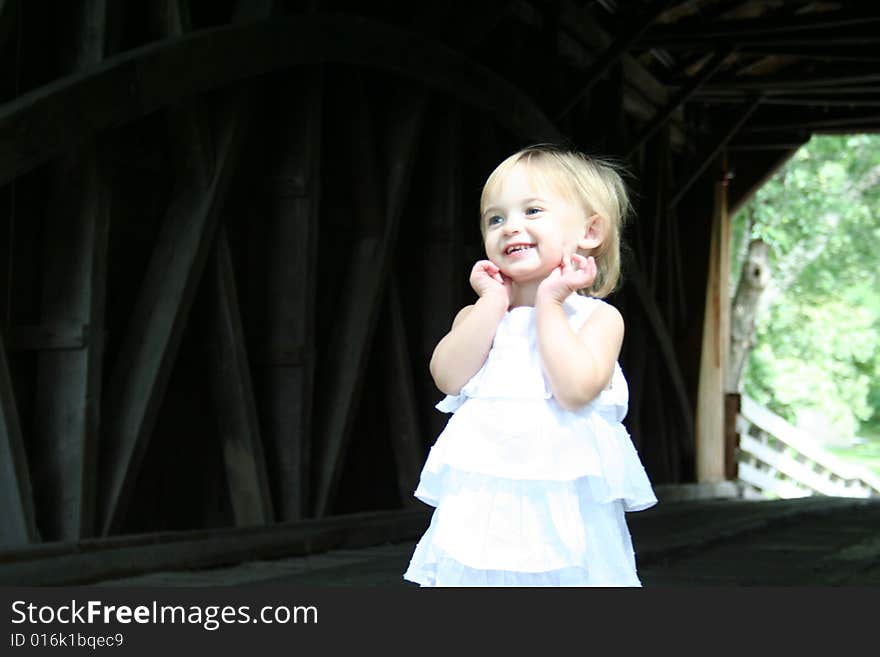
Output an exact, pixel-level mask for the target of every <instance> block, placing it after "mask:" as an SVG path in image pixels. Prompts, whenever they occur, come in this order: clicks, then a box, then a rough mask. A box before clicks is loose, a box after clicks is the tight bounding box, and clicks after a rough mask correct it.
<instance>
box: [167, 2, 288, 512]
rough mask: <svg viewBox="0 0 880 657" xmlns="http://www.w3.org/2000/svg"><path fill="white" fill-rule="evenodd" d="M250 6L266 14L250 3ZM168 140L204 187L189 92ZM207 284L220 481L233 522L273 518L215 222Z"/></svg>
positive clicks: (179, 17) (201, 138) (197, 117)
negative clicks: (222, 470)
mask: <svg viewBox="0 0 880 657" xmlns="http://www.w3.org/2000/svg"><path fill="white" fill-rule="evenodd" d="M250 7H251V10H252V11H267V12H268V11H269V9H270V6H269V5H268V4H264V5H263V6H262V7H260V6H258V4H255V3H251V5H250ZM247 18H265V14H250V15H249V16H248V15H241V14H240V13H238V12H236V13H235V15H234V18H233V20H238V21H241V20H245V19H247ZM161 23H162V26H161V29H162V30H163V31H164V32H165V33H166V34H168V35H171V36H179V35H181V34H183V33H185V32H186V31H188V30H189V29H190V23H191V16H190V11H189V6H188V1H187V0H169V1H168V2H167V3H166V4H165V7H164V11H163V12H162V13H161ZM169 125H170V127H171V130H172V143H173V144H174V145H175V146H176V147H177V151H178V157H176V158H175V162H176V163H177V164H178V169H179V172H178V184H182V185H184V186H189V187H192V188H195V189H207V187H208V186H209V184H210V180H211V177H212V176H213V175H214V171H215V167H216V162H215V156H214V145H213V143H212V139H211V135H210V130H209V122H208V121H207V120H206V119H205V116H204V113H203V112H202V109H201V107H200V101H199V99H198V98H197V97H193V98H191V99H189V100H187V101H185V102H184V103H183V104H182V105H181V106H179V107H177V108H175V109H174V110H173V111H171V112H170V113H169ZM206 283H207V285H206V286H205V287H204V288H203V289H204V292H205V296H206V301H207V306H208V309H209V311H208V326H209V328H208V335H207V344H206V346H207V350H206V351H207V354H208V359H207V362H208V370H209V377H208V378H209V381H210V385H211V394H212V397H213V400H214V408H215V413H216V418H217V427H218V429H219V439H220V440H219V442H220V445H221V447H222V450H223V462H224V466H225V470H226V483H227V485H228V488H229V499H230V503H231V506H232V512H233V519H234V522H235V524H236V526H248V525H263V524H270V523H272V522H274V519H275V518H274V512H273V507H272V499H271V493H270V491H269V479H268V475H267V472H266V460H265V457H264V454H263V441H262V437H261V435H260V425H259V421H258V419H257V410H256V403H255V401H254V393H253V387H252V383H251V381H252V379H251V373H250V368H249V365H248V355H247V351H246V347H245V339H244V331H243V329H242V325H241V316H240V310H239V305H238V293H237V291H236V287H235V275H234V272H233V269H232V257H231V254H230V251H229V244H228V238H227V232H226V229H225V227H224V226H223V225H222V224H221V225H220V227H219V229H218V234H217V238H216V242H215V244H214V249H213V252H212V254H211V263H210V266H209V269H208V280H207V281H206Z"/></svg>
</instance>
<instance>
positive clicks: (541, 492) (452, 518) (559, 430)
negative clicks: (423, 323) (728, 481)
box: [404, 294, 657, 586]
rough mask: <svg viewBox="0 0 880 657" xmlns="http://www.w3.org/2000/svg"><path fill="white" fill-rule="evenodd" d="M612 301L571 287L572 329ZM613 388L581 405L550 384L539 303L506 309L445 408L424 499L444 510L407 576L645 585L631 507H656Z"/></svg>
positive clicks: (496, 582) (619, 392)
mask: <svg viewBox="0 0 880 657" xmlns="http://www.w3.org/2000/svg"><path fill="white" fill-rule="evenodd" d="M602 303H605V302H604V301H601V300H599V299H594V298H591V297H584V296H579V295H574V294H573V295H571V296H570V297H569V298H568V299H567V300H566V301H565V303H564V304H563V308H564V310H565V312H566V314H567V316H568V321H569V323H570V325H571V326H572V328H574V329H575V330H577V329H579V328H580V327H581V326H582V325H583V323H584V322H585V321H586V319H587V317H589V315H590V313H592V312H593V310H594V309H595V308H596V307H598V305H600V304H602ZM628 401H629V390H628V388H627V384H626V380H625V379H624V376H623V372H622V371H621V369H620V366H619V365H615V368H614V374H613V376H612V380H611V385H610V387H609V388H607V389H606V390H604V391H603V392H602V393H601V394H600V395H599V396H598V397H597V398H596V399H594V400H593V401H592V402H590V403H589V404H587V405H586V406H583V407H581V408H579V409H577V410H575V411H568V410H565V409H564V408H562V407H561V406H560V405H559V404H558V403H557V402H556V400H555V399H554V398H553V395H552V393H551V391H550V387H549V385H548V384H547V381H546V379H545V378H544V374H543V370H542V368H541V361H540V356H539V353H538V347H537V343H536V334H535V318H534V308H532V307H529V306H521V307H517V308H513V309H511V310H510V311H508V312H507V314H506V315H505V316H504V318H503V319H502V320H501V323H500V324H499V326H498V329H497V331H496V334H495V339H494V342H493V344H492V349H491V350H490V352H489V356H488V358H487V359H486V362H485V363H484V364H483V367H482V368H481V369H480V370H479V371H478V372H477V373H476V374H475V375H474V376H473V378H471V380H470V381H468V382H467V383H466V384H465V385H464V387H463V388H462V389H461V392H460V394H459V395H457V396H447V397H446V398H445V399H444V400H443V401H441V402H440V403H439V404H437V408H438V409H439V410H441V411H444V412H446V413H451V414H452V416H451V417H450V419H449V422H448V423H447V425H446V428H445V429H444V430H443V432H442V433H441V434H440V436H439V437H438V438H437V440H436V442H435V444H434V446H433V447H432V448H431V451H430V454H429V455H428V459H427V461H426V463H425V466H424V468H423V469H422V473H421V478H420V481H419V485H418V487H417V488H416V491H415V496H416V497H417V498H418V499H420V500H421V501H423V502H425V503H426V504H429V505H431V506H434V507H436V509H435V511H434V513H433V516H432V518H431V523H430V526H429V527H428V529H427V531H426V532H425V534H424V535H423V536H422V538H421V540H420V541H419V543H418V545H417V546H416V549H415V552H414V553H413V555H412V559H411V560H410V564H409V567H408V569H407V570H406V572H405V573H404V578H405V579H407V580H409V581H412V582H416V583H418V584H421V585H422V586H640V585H641V583H640V582H639V579H638V576H637V574H636V563H635V554H634V552H633V546H632V540H631V538H630V534H629V530H628V528H627V525H626V520H625V515H624V513H625V512H626V511H640V510H642V509H646V508H648V507H651V506H653V505H654V504H656V503H657V498H656V497H655V495H654V491H653V489H652V488H651V483H650V481H649V479H648V476H647V474H646V473H645V469H644V467H643V466H642V463H641V461H640V460H639V456H638V454H637V453H636V450H635V447H634V446H633V443H632V440H631V439H630V437H629V433H627V431H626V428H625V427H624V426H623V424H621V421H622V420H623V418H624V417H625V415H626V412H627V404H628Z"/></svg>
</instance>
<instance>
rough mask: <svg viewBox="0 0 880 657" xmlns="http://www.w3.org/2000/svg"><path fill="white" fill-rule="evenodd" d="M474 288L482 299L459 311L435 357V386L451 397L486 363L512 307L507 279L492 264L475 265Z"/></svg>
mask: <svg viewBox="0 0 880 657" xmlns="http://www.w3.org/2000/svg"><path fill="white" fill-rule="evenodd" d="M471 285H472V286H473V288H474V290H475V291H476V292H477V294H479V295H480V298H479V299H478V300H477V302H476V303H475V304H474V305H472V306H465V307H464V308H462V309H461V310H460V311H458V314H457V315H456V316H455V320H454V321H453V322H452V329H451V330H450V331H449V333H447V334H446V336H445V337H444V338H443V339H442V340H440V342H439V343H438V344H437V346H436V347H435V348H434V353H433V354H432V356H431V365H430V369H431V376H432V377H433V378H434V384H435V385H436V386H437V387H438V388H439V389H440V391H441V392H443V393H444V394H447V395H457V394H459V392H461V388H462V386H464V384H465V383H467V382H468V380H470V378H471V377H472V376H473V375H474V374H476V373H477V372H478V371H479V369H480V368H481V367H482V366H483V363H485V362H486V358H487V357H488V356H489V350H490V349H491V348H492V341H493V340H494V339H495V331H496V330H497V329H498V324H499V323H500V322H501V318H502V317H504V314H505V313H506V312H507V306H508V304H509V303H510V297H509V294H508V291H507V287H506V286H505V284H504V282H503V277H502V276H501V274H500V272H499V271H498V268H497V267H496V266H495V265H493V264H492V263H490V262H489V261H488V260H485V261H481V262H478V263H477V264H476V265H474V269H473V271H472V272H471Z"/></svg>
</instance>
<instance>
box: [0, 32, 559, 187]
mask: <svg viewBox="0 0 880 657" xmlns="http://www.w3.org/2000/svg"><path fill="white" fill-rule="evenodd" d="M377 43H381V44H382V47H381V48H376V47H374V46H375V44H377ZM322 62H326V63H342V64H349V65H354V66H363V67H368V68H373V69H379V70H383V71H389V72H393V73H395V74H397V75H401V76H403V77H406V78H408V79H412V80H416V81H417V82H419V83H420V84H425V85H427V86H429V87H430V88H432V89H435V90H439V91H441V92H443V93H445V94H449V95H451V96H453V97H454V98H458V99H460V100H462V101H463V102H465V103H467V104H469V105H471V106H473V107H476V108H478V109H480V110H481V111H485V112H488V113H489V114H491V115H492V116H494V117H496V119H497V120H498V122H499V123H501V124H502V125H503V126H505V128H507V129H508V130H509V131H510V132H511V133H512V134H514V135H517V136H519V137H521V138H523V139H528V140H532V141H536V140H541V141H558V140H560V139H561V133H560V132H559V130H558V129H557V128H556V126H555V125H554V124H553V123H552V122H551V121H550V120H549V119H548V118H547V117H546V116H545V115H544V114H543V112H541V111H540V110H539V109H538V108H537V107H536V106H535V104H534V103H533V102H532V101H531V100H530V99H529V98H528V97H527V96H526V95H525V94H524V93H523V92H522V91H520V90H519V89H518V88H517V87H516V86H514V85H512V84H511V83H509V82H507V81H506V80H504V79H503V78H501V77H500V76H499V75H498V74H496V73H495V72H493V71H491V70H490V69H488V68H486V67H485V66H482V65H481V64H478V63H476V62H474V61H472V60H470V59H468V58H467V57H465V56H463V55H461V54H460V53H457V52H454V51H452V50H450V49H449V48H446V47H445V46H443V45H441V44H439V43H437V42H435V41H432V40H431V39H428V38H425V36H424V35H421V34H412V33H408V32H405V31H403V30H400V29H398V28H395V27H392V26H389V25H383V24H379V23H377V22H375V21H370V20H368V19H365V18H360V17H357V16H341V15H303V14H295V15H289V16H277V17H274V18H272V19H270V20H263V21H252V22H247V23H243V24H240V25H229V26H224V27H218V28H213V29H210V30H202V31H199V32H195V33H193V34H190V35H186V36H182V37H180V38H176V39H174V38H172V39H166V40H163V41H161V42H158V43H153V44H150V45H148V46H144V47H142V48H136V49H133V50H130V51H127V52H124V53H121V54H119V55H116V56H114V57H112V58H109V59H107V60H106V61H105V62H104V63H103V64H102V65H101V66H99V67H96V68H94V69H92V70H90V71H89V72H83V73H81V74H78V75H72V76H68V77H66V78H63V79H61V80H57V81H55V82H53V83H52V84H49V85H45V86H43V87H40V88H38V89H35V90H33V91H31V92H28V93H26V94H24V95H22V96H20V97H18V98H16V99H14V100H12V101H10V102H8V103H5V104H4V105H2V106H0V143H3V144H4V148H3V149H0V184H5V183H6V182H8V181H10V180H12V179H14V178H15V177H16V176H19V175H21V174H22V173H24V172H26V171H29V170H31V169H33V168H34V167H36V166H38V165H39V164H41V163H43V162H45V161H47V160H48V159H50V158H51V157H53V156H54V155H56V154H58V153H62V152H65V151H67V150H69V149H70V148H72V147H73V146H75V145H76V144H81V143H86V142H88V141H90V140H92V139H94V137H95V135H96V134H98V133H99V132H102V131H104V130H107V129H108V128H111V127H113V126H118V125H122V124H124V123H127V122H129V121H132V120H134V119H137V118H139V117H141V116H144V115H146V114H149V113H150V112H153V111H155V110H157V109H159V108H161V107H164V106H167V105H169V104H172V103H174V102H177V101H179V100H180V99H182V98H187V97H190V96H192V95H193V94H197V93H201V92H204V91H208V90H211V89H216V88H219V87H223V86H225V85H229V84H231V83H233V82H235V81H238V80H242V79H246V78H252V77H255V76H259V75H262V74H265V73H269V72H271V71H277V70H282V69H287V68H290V67H292V66H298V65H299V66H301V65H308V66H314V65H316V64H319V63H322ZM168 71H174V72H175V75H168ZM73 108H76V111H72V109H73Z"/></svg>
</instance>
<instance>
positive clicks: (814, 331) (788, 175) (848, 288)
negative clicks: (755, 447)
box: [732, 135, 880, 436]
mask: <svg viewBox="0 0 880 657" xmlns="http://www.w3.org/2000/svg"><path fill="white" fill-rule="evenodd" d="M746 231H748V236H749V237H751V238H757V237H760V238H761V239H763V240H764V241H765V242H766V243H767V244H768V245H769V247H770V262H771V270H772V278H771V285H770V288H769V289H768V297H769V298H770V299H771V300H770V302H769V304H768V305H767V307H765V308H764V309H763V311H762V312H761V313H760V314H759V317H758V321H757V345H756V347H755V348H754V349H753V350H752V352H751V354H750V356H749V360H748V363H747V364H746V369H745V373H744V377H743V389H744V391H745V393H746V394H748V395H750V396H752V397H754V398H755V399H756V400H757V401H758V402H760V403H763V404H765V405H767V406H769V407H770V408H772V409H773V410H775V411H776V412H777V413H780V414H781V415H783V416H785V417H787V418H788V419H790V420H794V419H795V413H796V411H797V409H799V408H804V409H815V410H818V411H821V412H822V413H824V414H825V415H826V416H827V417H828V418H829V419H831V420H832V421H833V423H834V426H835V428H836V430H837V431H838V432H839V433H840V434H841V435H844V436H852V435H855V434H857V433H861V434H863V435H869V436H877V435H878V434H880V383H878V381H880V339H878V333H880V267H878V266H877V253H878V251H880V249H878V247H880V135H851V136H821V137H820V136H817V137H814V138H813V139H812V140H811V141H810V142H809V143H808V144H807V145H805V146H804V147H803V148H801V149H800V150H799V151H798V152H797V153H796V154H795V155H794V156H793V157H792V159H791V160H790V161H789V162H788V163H787V164H786V166H785V167H783V168H782V170H780V171H779V172H778V173H777V175H776V176H775V177H774V178H773V179H772V180H771V181H770V182H768V183H767V184H766V185H765V186H764V187H763V188H761V189H760V190H759V191H758V193H757V194H756V195H755V197H754V198H752V199H751V200H750V201H749V203H748V204H747V205H746V206H745V207H744V208H743V210H742V211H740V212H739V213H738V214H737V215H736V216H735V217H734V219H733V244H734V245H737V244H742V243H743V242H742V239H743V237H745V235H744V233H745V232H746ZM733 257H734V264H733V270H732V273H733V276H734V277H736V276H737V275H738V274H739V269H740V264H741V263H740V262H738V259H739V258H741V257H742V253H741V252H737V253H734V254H733ZM734 283H735V281H734Z"/></svg>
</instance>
